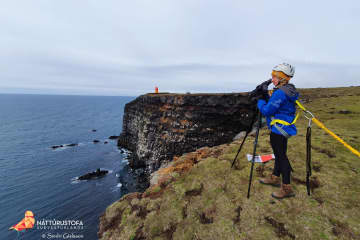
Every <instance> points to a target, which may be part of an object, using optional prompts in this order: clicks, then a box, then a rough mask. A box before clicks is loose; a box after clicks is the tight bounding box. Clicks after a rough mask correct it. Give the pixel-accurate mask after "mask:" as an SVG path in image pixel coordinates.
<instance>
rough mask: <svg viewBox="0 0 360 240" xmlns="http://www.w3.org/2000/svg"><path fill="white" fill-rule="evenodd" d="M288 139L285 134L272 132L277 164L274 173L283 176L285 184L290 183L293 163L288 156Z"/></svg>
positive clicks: (271, 138)
mask: <svg viewBox="0 0 360 240" xmlns="http://www.w3.org/2000/svg"><path fill="white" fill-rule="evenodd" d="M287 142H288V139H287V138H286V137H284V136H283V135H279V134H276V133H273V132H271V134H270V144H271V147H272V149H273V151H274V155H275V165H274V171H273V174H274V175H275V176H278V177H280V175H281V177H282V183H283V184H290V175H291V171H292V168H291V165H290V162H289V159H288V158H287V156H286V151H287Z"/></svg>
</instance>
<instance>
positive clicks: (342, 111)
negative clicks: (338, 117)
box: [339, 110, 352, 114]
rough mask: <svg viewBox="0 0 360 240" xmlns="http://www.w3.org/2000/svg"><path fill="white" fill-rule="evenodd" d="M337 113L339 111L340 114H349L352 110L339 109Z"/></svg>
mask: <svg viewBox="0 0 360 240" xmlns="http://www.w3.org/2000/svg"><path fill="white" fill-rule="evenodd" d="M339 113H340V114H350V113H352V112H351V111H349V110H340V111H339Z"/></svg>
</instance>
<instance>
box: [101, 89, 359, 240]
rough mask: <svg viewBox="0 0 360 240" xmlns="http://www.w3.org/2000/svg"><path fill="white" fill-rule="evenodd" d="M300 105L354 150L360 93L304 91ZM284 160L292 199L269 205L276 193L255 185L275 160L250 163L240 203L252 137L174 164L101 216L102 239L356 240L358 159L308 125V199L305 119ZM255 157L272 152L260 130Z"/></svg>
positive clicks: (290, 141)
mask: <svg viewBox="0 0 360 240" xmlns="http://www.w3.org/2000/svg"><path fill="white" fill-rule="evenodd" d="M301 94H302V95H303V96H305V99H306V103H305V104H304V105H305V106H306V107H307V108H308V109H309V110H310V111H312V112H313V113H314V114H315V115H316V117H317V118H318V119H319V120H320V121H322V122H323V123H324V124H325V126H327V127H328V128H329V129H330V130H332V131H334V132H335V133H336V134H337V135H338V136H340V137H341V138H343V139H344V140H345V141H346V142H347V143H349V144H350V145H351V146H353V147H354V148H355V149H357V150H359V149H360V134H359V133H360V104H359V102H360V87H348V88H332V89H303V90H301ZM296 125H297V128H298V135H297V136H294V137H292V138H290V139H289V143H288V157H289V160H290V162H291V164H292V167H293V169H294V172H293V174H292V185H293V188H294V190H295V192H296V197H295V198H291V199H284V200H275V199H273V198H272V197H271V196H270V194H271V192H273V191H274V190H276V188H275V187H271V186H265V185H261V184H260V183H259V182H258V179H259V178H260V177H261V176H265V175H269V174H271V172H272V167H273V161H270V162H268V163H266V164H258V163H256V164H255V168H254V176H253V184H252V188H251V196H250V199H247V198H246V194H247V189H248V180H249V172H250V166H251V164H250V162H248V161H247V159H246V157H245V154H246V153H252V149H253V142H254V136H251V137H249V138H248V139H247V141H246V142H245V146H244V148H243V150H242V152H241V154H240V155H239V157H238V161H237V163H236V166H235V168H234V169H231V168H230V166H231V163H232V160H233V159H234V157H235V154H236V152H237V150H238V147H239V145H240V142H241V140H242V139H239V140H236V141H234V142H232V143H230V144H224V145H220V146H216V147H213V148H202V149H199V150H198V151H196V152H193V153H188V154H184V155H183V156H181V157H179V158H175V159H174V161H173V162H172V164H170V165H169V166H168V167H167V168H163V169H161V170H159V172H158V179H159V180H158V184H155V185H153V186H152V187H151V188H149V189H148V190H147V191H146V192H144V193H132V194H128V195H126V196H124V197H123V198H121V199H120V200H119V201H117V202H115V203H113V204H112V205H111V206H109V207H108V208H107V210H106V212H105V214H104V215H103V216H102V217H101V223H100V232H99V236H100V237H101V239H103V240H104V239H132V240H134V239H154V240H156V239H157V240H160V239H174V240H175V239H201V240H205V239H278V238H281V239H360V185H359V184H360V182H359V179H360V158H359V157H357V156H355V155H353V154H352V153H351V152H350V151H349V150H348V149H346V148H345V147H343V145H342V144H340V143H339V142H337V141H336V140H334V139H333V138H332V137H331V136H329V135H328V134H327V133H325V132H324V131H323V130H322V129H320V128H318V127H317V126H316V125H315V124H313V128H312V129H313V130H312V167H313V175H312V176H311V189H312V192H311V196H308V195H307V192H306V185H305V176H306V167H305V159H306V158H305V156H306V151H305V147H306V144H305V134H306V127H307V120H306V119H305V118H304V117H300V118H299V120H298V122H297V123H296ZM257 149H258V151H257V153H258V154H268V153H271V152H272V150H271V147H270V143H269V131H268V130H266V129H265V128H263V129H262V130H261V131H260V136H259V145H258V148H257Z"/></svg>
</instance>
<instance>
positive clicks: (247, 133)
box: [231, 131, 249, 168]
mask: <svg viewBox="0 0 360 240" xmlns="http://www.w3.org/2000/svg"><path fill="white" fill-rule="evenodd" d="M248 135H249V131H247V132H246V134H245V137H244V139H243V140H242V143H241V145H240V147H239V150H238V151H237V153H236V156H235V158H234V160H233V162H232V164H231V168H232V167H233V166H234V164H235V162H236V158H237V157H238V155H239V153H240V151H241V148H242V146H243V144H244V142H245V140H246V138H247V136H248Z"/></svg>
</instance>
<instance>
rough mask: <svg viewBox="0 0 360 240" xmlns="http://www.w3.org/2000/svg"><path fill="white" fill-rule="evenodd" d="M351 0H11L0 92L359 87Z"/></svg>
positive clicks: (6, 8) (4, 6)
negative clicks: (283, 84)
mask: <svg viewBox="0 0 360 240" xmlns="http://www.w3.org/2000/svg"><path fill="white" fill-rule="evenodd" d="M359 13H360V1H358V0H353V1H348V0H343V1H329V0H328V1H323V0H321V1H307V0H305V1H289V0H287V1H276V0H274V1H269V0H264V1H256V0H254V1H241V0H231V1H230V0H166V1H165V0H156V1H154V0H152V1H151V0H143V1H137V0H131V1H121V0H103V1H99V0H77V1H75V0H51V1H50V0H31V1H29V0H21V1H20V0H16V1H3V2H2V3H1V8H0V23H1V24H0V26H1V28H0V32H1V35H0V36H1V37H0V92H3V93H42V94H80V95H131V96H137V95H139V94H143V93H146V92H151V91H153V90H154V87H155V86H158V87H159V90H160V91H170V92H242V91H249V90H252V89H253V88H254V87H255V86H256V85H257V84H259V83H261V82H262V81H264V80H267V79H268V78H269V77H270V73H271V69H272V67H273V66H275V65H277V64H279V63H282V62H288V63H290V64H292V65H294V66H295V68H296V72H295V77H294V78H293V79H292V81H293V83H294V84H295V85H296V86H297V87H302V88H304V87H336V86H351V85H357V86H358V85H360V84H359V83H360V50H359V43H360V31H359V29H360V14H359Z"/></svg>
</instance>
